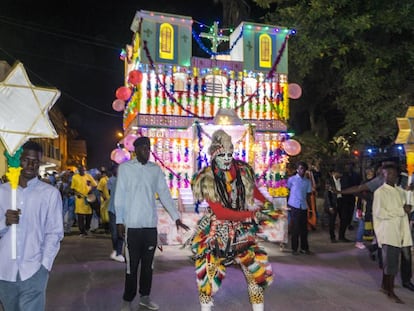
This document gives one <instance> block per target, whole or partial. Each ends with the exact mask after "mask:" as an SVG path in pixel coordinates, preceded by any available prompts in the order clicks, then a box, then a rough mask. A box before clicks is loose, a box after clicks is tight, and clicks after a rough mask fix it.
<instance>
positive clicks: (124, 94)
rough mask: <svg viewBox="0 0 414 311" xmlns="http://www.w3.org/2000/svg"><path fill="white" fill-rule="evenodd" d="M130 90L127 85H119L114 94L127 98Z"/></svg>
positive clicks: (119, 97) (129, 95)
mask: <svg viewBox="0 0 414 311" xmlns="http://www.w3.org/2000/svg"><path fill="white" fill-rule="evenodd" d="M131 94H132V91H131V89H130V88H129V87H127V86H121V87H119V88H118V89H117V90H116V93H115V96H116V98H118V99H122V100H128V99H129V98H130V97H131Z"/></svg>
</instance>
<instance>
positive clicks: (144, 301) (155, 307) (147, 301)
mask: <svg viewBox="0 0 414 311" xmlns="http://www.w3.org/2000/svg"><path fill="white" fill-rule="evenodd" d="M139 305H140V306H143V307H145V308H147V309H150V310H158V309H159V307H158V305H157V304H155V303H153V302H152V301H151V299H150V297H149V296H142V297H141V301H140V302H139Z"/></svg>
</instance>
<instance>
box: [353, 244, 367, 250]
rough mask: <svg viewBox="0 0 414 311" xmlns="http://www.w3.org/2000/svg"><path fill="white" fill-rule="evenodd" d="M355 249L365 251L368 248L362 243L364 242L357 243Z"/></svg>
mask: <svg viewBox="0 0 414 311" xmlns="http://www.w3.org/2000/svg"><path fill="white" fill-rule="evenodd" d="M355 247H356V248H359V249H365V248H366V247H365V245H364V243H362V242H356V243H355Z"/></svg>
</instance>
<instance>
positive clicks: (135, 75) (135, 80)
mask: <svg viewBox="0 0 414 311" xmlns="http://www.w3.org/2000/svg"><path fill="white" fill-rule="evenodd" d="M128 82H129V83H131V84H133V85H137V84H139V83H141V82H142V72H141V71H139V70H132V71H131V72H130V73H129V74H128Z"/></svg>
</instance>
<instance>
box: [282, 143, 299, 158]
mask: <svg viewBox="0 0 414 311" xmlns="http://www.w3.org/2000/svg"><path fill="white" fill-rule="evenodd" d="M282 146H283V149H284V150H285V152H286V153H287V154H288V155H290V156H295V155H298V154H299V153H300V151H301V150H302V147H301V146H300V143H299V142H297V141H296V140H294V139H289V140H286V141H284V142H283V144H282Z"/></svg>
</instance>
